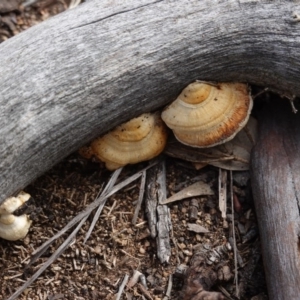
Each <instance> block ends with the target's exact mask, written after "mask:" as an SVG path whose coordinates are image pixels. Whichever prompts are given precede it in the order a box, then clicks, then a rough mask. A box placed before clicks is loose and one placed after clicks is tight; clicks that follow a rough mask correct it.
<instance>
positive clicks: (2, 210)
mask: <svg viewBox="0 0 300 300" xmlns="http://www.w3.org/2000/svg"><path fill="white" fill-rule="evenodd" d="M29 199H30V195H29V194H27V193H25V192H20V193H19V194H18V196H17V197H9V198H7V199H6V200H5V201H4V202H3V203H2V204H1V205H0V237H1V238H3V239H5V240H9V241H16V240H19V239H22V238H24V237H25V236H26V234H27V233H28V230H29V227H30V225H31V221H30V220H29V217H28V216H27V215H22V216H15V215H13V214H12V213H13V212H14V211H15V210H16V209H17V208H19V207H20V206H22V205H23V204H24V203H25V202H26V201H28V200H29Z"/></svg>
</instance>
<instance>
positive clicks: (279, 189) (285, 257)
mask: <svg viewBox="0 0 300 300" xmlns="http://www.w3.org/2000/svg"><path fill="white" fill-rule="evenodd" d="M271 100H272V101H271V103H269V104H268V105H267V106H266V107H265V109H264V110H263V112H262V113H261V117H260V119H259V124H260V128H261V129H260V132H259V140H258V143H257V145H256V146H255V148H254V150H253V155H252V179H251V181H252V187H253V195H254V200H255V208H256V214H257V220H258V224H259V229H260V238H261V244H262V254H263V261H264V266H265V273H266V278H267V285H268V292H269V299H299V295H300V267H299V266H300V252H299V251H300V243H299V236H300V204H299V199H300V172H299V170H300V131H299V128H300V115H299V113H298V114H296V115H295V114H293V113H292V112H291V108H290V106H289V103H287V102H284V101H282V100H281V101H280V100H279V102H278V101H276V100H275V99H271Z"/></svg>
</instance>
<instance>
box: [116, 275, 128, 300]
mask: <svg viewBox="0 0 300 300" xmlns="http://www.w3.org/2000/svg"><path fill="white" fill-rule="evenodd" d="M128 279H129V275H128V274H125V276H124V279H123V281H122V283H121V285H120V287H119V291H118V293H117V294H116V297H115V300H120V299H121V296H122V293H123V290H124V288H125V286H126V284H127V282H128Z"/></svg>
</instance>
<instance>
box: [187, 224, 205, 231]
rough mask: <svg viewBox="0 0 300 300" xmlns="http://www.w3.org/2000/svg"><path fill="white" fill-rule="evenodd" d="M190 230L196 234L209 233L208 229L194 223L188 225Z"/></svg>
mask: <svg viewBox="0 0 300 300" xmlns="http://www.w3.org/2000/svg"><path fill="white" fill-rule="evenodd" d="M187 225H188V228H187V229H188V230H190V231H194V232H197V233H207V232H209V230H208V229H206V228H205V227H203V226H201V225H198V224H193V223H188V224H187Z"/></svg>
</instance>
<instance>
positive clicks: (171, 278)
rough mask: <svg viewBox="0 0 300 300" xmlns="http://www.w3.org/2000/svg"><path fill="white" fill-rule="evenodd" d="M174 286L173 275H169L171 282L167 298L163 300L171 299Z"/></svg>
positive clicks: (169, 282)
mask: <svg viewBox="0 0 300 300" xmlns="http://www.w3.org/2000/svg"><path fill="white" fill-rule="evenodd" d="M172 286H173V276H172V274H170V275H169V281H168V288H167V291H166V294H165V297H164V298H163V300H168V299H171V292H172Z"/></svg>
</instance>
